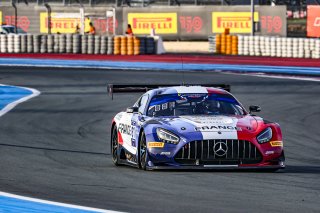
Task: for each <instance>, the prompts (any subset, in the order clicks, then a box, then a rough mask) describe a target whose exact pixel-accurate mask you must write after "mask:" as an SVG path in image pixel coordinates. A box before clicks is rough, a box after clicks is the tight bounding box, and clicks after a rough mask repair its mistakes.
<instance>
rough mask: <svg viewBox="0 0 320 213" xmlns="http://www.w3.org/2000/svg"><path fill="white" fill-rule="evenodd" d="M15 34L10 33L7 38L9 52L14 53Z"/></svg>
mask: <svg viewBox="0 0 320 213" xmlns="http://www.w3.org/2000/svg"><path fill="white" fill-rule="evenodd" d="M13 39H14V34H9V35H8V38H7V42H8V44H7V45H8V53H13V49H14V43H13V42H14V41H13Z"/></svg>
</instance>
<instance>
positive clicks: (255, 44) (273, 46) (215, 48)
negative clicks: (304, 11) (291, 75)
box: [209, 34, 320, 59]
mask: <svg viewBox="0 0 320 213" xmlns="http://www.w3.org/2000/svg"><path fill="white" fill-rule="evenodd" d="M209 51H210V52H212V53H217V54H226V55H250V56H271V57H288V58H291V57H293V58H314V59H319V58H320V40H319V39H313V38H286V37H285V38H284V37H270V36H243V35H233V36H231V35H224V34H221V35H216V36H210V37H209Z"/></svg>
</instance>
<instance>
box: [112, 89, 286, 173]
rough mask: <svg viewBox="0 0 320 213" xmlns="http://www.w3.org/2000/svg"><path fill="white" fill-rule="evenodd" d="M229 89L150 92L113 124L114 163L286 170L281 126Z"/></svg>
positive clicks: (141, 166) (149, 168) (172, 167)
mask: <svg viewBox="0 0 320 213" xmlns="http://www.w3.org/2000/svg"><path fill="white" fill-rule="evenodd" d="M260 110H261V108H260V107H259V106H250V107H249V112H248V111H247V110H246V109H245V108H244V107H243V106H242V104H241V103H240V102H239V101H238V100H237V99H236V98H235V97H234V96H233V95H232V94H231V93H230V92H228V91H226V90H224V89H221V88H215V87H205V86H173V87H162V88H156V89H152V90H149V91H147V92H146V93H145V94H143V95H142V96H141V97H140V98H139V99H138V100H137V102H136V103H135V104H134V105H133V106H131V107H129V108H127V110H126V111H125V112H120V113H118V114H117V115H115V117H114V119H113V120H112V125H111V153H112V161H113V163H114V164H115V165H120V164H125V165H131V166H135V167H138V168H141V169H144V170H153V169H267V170H269V171H276V170H278V169H281V168H285V156H284V150H283V141H282V133H281V128H280V126H279V124H277V123H275V122H271V121H268V120H265V119H263V118H261V117H259V116H256V115H254V114H252V113H255V112H259V111H260Z"/></svg>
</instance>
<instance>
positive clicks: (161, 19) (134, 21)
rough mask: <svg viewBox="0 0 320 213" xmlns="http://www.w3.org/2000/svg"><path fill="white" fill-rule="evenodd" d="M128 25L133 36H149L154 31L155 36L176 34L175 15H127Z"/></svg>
mask: <svg viewBox="0 0 320 213" xmlns="http://www.w3.org/2000/svg"><path fill="white" fill-rule="evenodd" d="M128 23H129V24H131V27H132V30H133V33H134V34H150V30H151V29H155V32H156V34H176V33H177V32H178V27H177V13H128Z"/></svg>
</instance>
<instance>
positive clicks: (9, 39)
mask: <svg viewBox="0 0 320 213" xmlns="http://www.w3.org/2000/svg"><path fill="white" fill-rule="evenodd" d="M0 53H62V54H63V53H74V54H79V53H81V54H108V55H112V54H114V55H141V54H155V53H156V42H155V40H154V38H153V37H136V36H105V35H103V36H100V35H80V34H50V35H46V34H44V35H40V34H34V35H32V34H8V35H4V34H1V35H0Z"/></svg>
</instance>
